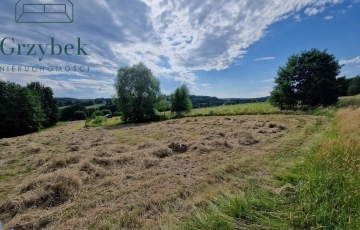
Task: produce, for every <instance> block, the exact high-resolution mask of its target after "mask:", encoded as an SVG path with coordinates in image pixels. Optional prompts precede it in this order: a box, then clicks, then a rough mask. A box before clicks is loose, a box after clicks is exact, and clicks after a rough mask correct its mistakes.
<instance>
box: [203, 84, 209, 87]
mask: <svg viewBox="0 0 360 230" xmlns="http://www.w3.org/2000/svg"><path fill="white" fill-rule="evenodd" d="M201 86H204V87H209V86H211V84H201Z"/></svg>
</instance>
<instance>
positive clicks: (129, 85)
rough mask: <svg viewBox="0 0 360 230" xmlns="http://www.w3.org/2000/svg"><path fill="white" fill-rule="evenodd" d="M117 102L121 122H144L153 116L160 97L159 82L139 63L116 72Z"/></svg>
mask: <svg viewBox="0 0 360 230" xmlns="http://www.w3.org/2000/svg"><path fill="white" fill-rule="evenodd" d="M115 89H116V92H117V97H116V98H117V100H118V101H117V102H115V104H117V105H118V107H119V111H120V112H121V114H122V116H121V119H122V120H123V121H134V122H139V121H145V120H149V119H152V118H153V117H154V116H155V109H156V104H157V101H158V97H159V95H160V81H159V80H158V79H156V78H155V77H154V76H153V74H152V73H151V70H150V69H149V68H147V67H146V66H145V65H144V64H142V63H139V64H136V65H133V66H132V67H122V68H120V69H119V70H118V73H117V78H116V82H115Z"/></svg>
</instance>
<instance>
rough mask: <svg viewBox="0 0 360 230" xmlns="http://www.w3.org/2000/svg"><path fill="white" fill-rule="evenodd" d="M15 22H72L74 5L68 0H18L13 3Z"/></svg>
mask: <svg viewBox="0 0 360 230" xmlns="http://www.w3.org/2000/svg"><path fill="white" fill-rule="evenodd" d="M15 21H16V22H17V23H72V22H73V21H74V5H73V4H72V2H71V1H70V0H19V1H18V2H17V3H16V5H15Z"/></svg>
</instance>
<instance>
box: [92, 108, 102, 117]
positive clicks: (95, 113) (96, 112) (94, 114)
mask: <svg viewBox="0 0 360 230" xmlns="http://www.w3.org/2000/svg"><path fill="white" fill-rule="evenodd" d="M99 116H104V113H103V112H102V111H100V110H96V111H95V112H93V114H92V116H91V118H92V119H95V118H96V117H99Z"/></svg>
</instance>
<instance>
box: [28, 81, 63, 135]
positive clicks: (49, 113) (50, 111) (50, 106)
mask: <svg viewBox="0 0 360 230" xmlns="http://www.w3.org/2000/svg"><path fill="white" fill-rule="evenodd" d="M27 88H29V89H30V90H31V91H32V92H33V93H34V94H35V95H37V96H38V97H39V99H40V103H41V109H42V111H43V113H44V115H45V118H44V121H43V122H42V126H43V127H44V128H46V127H50V126H53V125H55V124H56V123H57V122H58V121H59V118H60V112H59V109H58V101H57V100H56V99H55V98H54V96H53V95H54V93H53V91H52V89H51V88H50V87H46V86H44V85H42V84H40V83H39V82H31V83H30V84H27Z"/></svg>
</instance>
